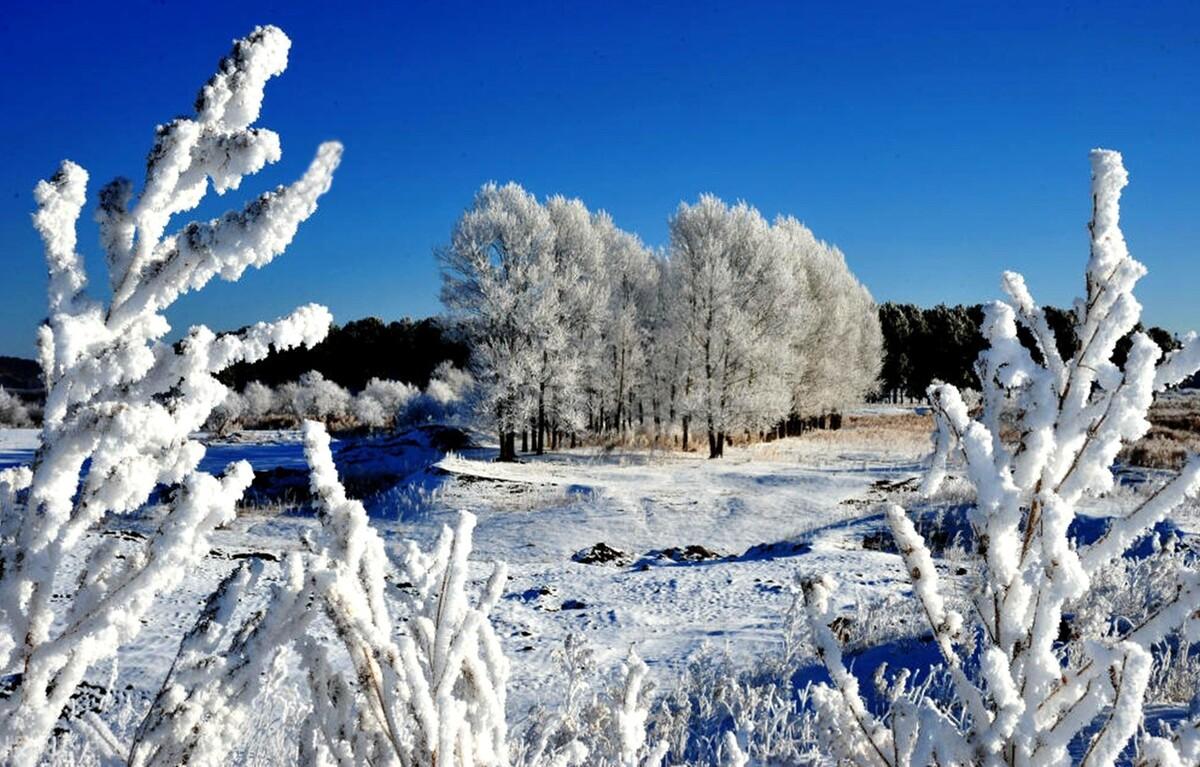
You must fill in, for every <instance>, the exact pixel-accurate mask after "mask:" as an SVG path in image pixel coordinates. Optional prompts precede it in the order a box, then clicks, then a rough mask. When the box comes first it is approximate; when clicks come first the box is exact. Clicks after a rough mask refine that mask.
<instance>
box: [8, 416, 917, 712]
mask: <svg viewBox="0 0 1200 767" xmlns="http://www.w3.org/2000/svg"><path fill="white" fill-rule="evenodd" d="M880 421H887V422H891V423H892V424H897V423H898V424H900V425H893V426H890V427H881V426H879V425H878V422H880ZM931 425H932V421H931V419H929V418H928V417H927V416H925V417H921V416H915V415H912V413H911V411H907V413H906V415H903V416H896V415H888V416H882V417H881V416H877V415H872V414H865V415H863V416H861V417H859V418H854V419H851V422H850V424H849V425H848V426H847V427H846V428H845V429H843V430H842V431H840V432H822V433H815V434H812V435H810V436H809V437H805V438H789V439H785V440H780V441H776V442H771V443H765V444H757V445H753V446H749V447H746V448H733V449H731V453H730V455H729V456H728V460H725V461H722V462H713V461H709V460H706V459H705V458H704V456H702V455H700V454H695V453H691V454H684V453H677V452H660V451H644V450H638V451H633V450H614V451H602V450H598V449H592V448H588V449H578V450H564V451H561V452H557V453H550V454H547V455H545V456H541V457H534V456H530V457H529V458H528V459H527V460H524V461H523V462H522V463H519V464H497V463H495V462H494V461H493V459H494V457H495V452H496V451H495V449H494V448H487V447H484V448H477V449H472V450H468V451H465V452H463V453H462V454H451V455H449V456H447V457H445V458H442V459H440V460H439V461H438V462H437V464H436V467H437V468H438V469H441V470H442V471H436V470H435V471H434V472H427V471H417V472H415V473H416V474H418V475H419V476H418V477H417V478H415V479H412V480H410V481H409V482H407V483H406V482H402V483H401V484H400V485H399V486H398V487H396V488H394V489H391V490H388V491H385V492H382V493H380V494H379V496H378V497H376V498H375V499H372V500H371V501H370V502H369V503H368V507H369V508H370V510H371V513H372V524H373V525H374V526H375V527H376V528H377V529H378V530H379V532H380V533H381V535H383V536H384V538H385V540H386V541H387V542H388V544H389V546H392V547H395V546H396V545H398V543H399V542H400V541H401V540H403V539H413V540H416V541H418V542H419V543H420V544H421V545H422V546H423V547H429V546H430V545H432V542H433V540H434V539H435V538H436V536H437V533H438V531H439V530H440V528H441V526H442V525H443V524H448V525H453V524H454V520H455V518H456V517H457V513H458V511H459V510H467V511H470V512H472V513H474V514H475V515H476V516H477V517H478V525H477V527H476V532H475V549H474V553H473V555H472V558H473V560H475V562H474V565H473V567H472V575H473V577H474V578H476V579H477V581H478V582H477V583H476V584H475V587H480V586H481V585H482V581H483V580H485V579H486V576H487V574H488V573H489V572H490V569H489V568H488V567H487V563H489V562H492V561H496V560H500V561H505V562H507V563H508V566H509V574H510V580H509V581H508V583H507V584H506V586H505V589H504V594H503V597H502V599H501V601H500V603H499V605H498V607H497V608H496V610H495V611H494V612H493V616H494V618H495V623H496V625H497V630H498V633H499V636H500V638H501V641H502V644H503V647H504V651H505V654H506V655H507V656H508V658H509V659H510V662H511V664H512V668H513V676H512V684H511V687H510V689H511V691H512V692H511V693H510V696H509V715H510V719H511V720H513V721H519V720H520V719H521V717H522V715H523V714H524V713H526V712H527V709H528V708H529V706H530V705H531V704H533V703H535V702H551V703H553V702H554V701H555V700H556V699H559V698H561V690H560V689H559V688H560V686H561V682H560V677H561V673H560V669H559V668H558V662H557V661H556V660H555V655H556V652H557V651H558V650H559V648H560V647H561V646H562V643H563V641H564V639H565V638H566V637H567V635H568V634H575V635H576V636H577V637H579V638H580V639H582V640H583V641H584V642H585V643H586V644H587V645H588V646H590V647H591V649H592V650H593V651H594V652H595V655H596V666H597V671H598V672H599V673H601V674H602V677H601V679H602V681H604V682H605V683H606V684H607V683H608V682H610V681H611V679H610V678H609V677H611V676H612V674H613V673H615V672H616V671H617V669H619V667H620V664H621V662H622V661H623V660H624V658H625V655H626V654H627V653H628V651H629V649H630V648H631V647H634V648H636V649H637V652H638V653H639V654H640V655H641V656H642V657H643V658H644V659H645V660H646V661H647V663H648V665H649V666H650V668H651V676H652V678H653V679H654V681H655V682H656V683H657V684H659V685H660V687H662V688H666V689H670V688H671V687H672V685H673V684H674V683H675V682H676V681H677V677H678V676H679V675H681V674H682V673H683V672H684V671H685V667H686V665H687V663H688V662H689V661H690V660H693V659H695V658H697V657H698V656H699V655H701V654H703V653H705V652H709V651H717V652H719V653H721V654H728V655H729V656H731V657H732V658H733V659H735V660H736V661H737V662H738V663H739V664H743V665H744V664H748V663H751V662H752V661H753V660H754V659H755V658H759V657H762V656H765V655H769V654H772V653H777V652H779V651H780V649H781V647H782V639H783V631H784V628H785V626H784V623H785V620H786V614H787V612H788V609H789V608H790V606H791V603H792V600H793V595H794V583H795V578H796V576H798V575H808V576H811V575H814V574H820V573H823V572H834V573H840V574H843V575H845V576H848V586H849V588H848V589H847V590H846V591H845V592H844V596H845V601H846V604H847V606H848V609H849V610H850V614H854V613H855V612H857V611H858V610H859V606H860V605H861V606H863V607H865V606H867V605H870V604H874V603H878V602H879V601H880V600H884V599H887V598H888V597H890V596H894V595H896V594H897V593H898V592H900V591H905V590H908V586H907V584H906V582H905V580H904V578H903V573H902V572H900V563H899V560H898V558H897V557H896V556H895V555H894V554H886V553H880V552H873V551H865V550H863V547H862V545H861V539H862V537H863V536H864V535H870V534H876V535H878V534H879V532H880V531H881V529H882V521H881V519H880V518H879V514H878V511H877V509H876V508H875V506H877V505H878V502H879V501H880V500H881V499H883V498H885V497H889V495H890V494H889V493H888V492H887V491H885V490H881V489H880V487H879V486H880V485H882V484H890V483H897V482H903V481H904V480H908V479H911V478H914V477H916V476H917V472H918V470H919V465H920V462H921V461H922V460H923V459H924V458H925V456H926V454H927V453H928V452H929V429H930V428H931ZM245 436H246V437H247V438H248V441H244V442H211V443H209V445H208V455H207V457H206V458H205V460H204V462H203V463H202V464H201V467H202V468H206V469H207V470H210V471H219V470H220V469H221V468H223V466H224V465H225V464H226V463H229V462H231V461H233V460H240V459H245V460H247V461H249V462H250V463H251V465H252V466H253V467H254V468H255V470H256V471H265V470H269V469H273V468H276V467H279V466H283V467H288V468H296V467H302V466H303V465H304V455H303V450H302V446H301V444H300V438H299V434H298V433H295V432H279V433H271V434H267V435H256V434H253V433H247V434H246V435H245ZM36 439H37V433H36V431H34V430H7V431H3V432H0V468H6V467H8V466H11V465H14V464H17V463H20V462H22V461H25V460H28V459H29V457H30V456H31V455H32V452H33V449H34V447H35V445H36ZM334 445H335V456H336V454H337V452H336V451H337V448H338V446H339V443H338V442H336V441H335V443H334ZM422 457H425V456H424V455H422ZM410 483H411V484H410ZM312 525H313V519H312V513H311V511H310V510H308V509H306V508H303V507H301V508H271V509H270V510H268V511H266V512H264V511H263V510H262V509H260V508H256V507H255V506H254V505H249V506H248V507H246V508H243V509H242V510H240V511H239V514H238V516H237V519H236V520H235V521H233V522H232V523H230V524H229V525H227V526H225V527H224V528H223V529H221V530H220V531H218V532H217V534H216V535H215V537H214V546H213V552H212V553H211V554H210V555H209V556H207V557H205V558H204V559H203V561H202V563H201V564H200V566H199V567H198V568H196V569H195V570H193V571H192V572H190V573H189V576H188V577H187V578H186V579H185V580H184V582H183V584H182V586H181V588H180V589H179V590H178V591H176V592H175V593H174V594H172V595H171V596H169V597H168V598H167V599H166V600H164V601H162V602H161V603H160V604H159V606H158V607H156V609H155V611H154V612H153V613H151V614H150V615H149V616H147V619H146V626H145V629H144V630H143V631H142V632H141V634H140V636H139V639H138V640H137V644H136V645H135V646H134V647H133V648H132V649H131V650H130V651H129V652H128V653H123V654H122V661H121V666H120V668H118V669H117V673H118V680H117V685H116V688H117V689H124V688H125V686H126V685H132V686H133V688H134V690H135V691H136V693H135V694H136V695H138V696H141V697H148V696H149V695H150V694H152V693H153V692H155V691H156V689H157V686H158V685H159V684H161V682H162V677H163V675H164V674H165V673H166V670H167V667H168V666H169V664H170V662H171V660H172V659H173V658H174V655H175V652H176V650H177V649H178V643H179V640H180V638H181V637H182V634H183V632H184V630H185V629H186V628H187V627H189V626H190V625H191V624H192V622H193V621H194V620H195V618H196V613H197V612H198V610H199V606H200V604H201V603H202V602H203V599H204V597H206V596H207V595H208V594H209V593H210V592H211V591H212V589H213V588H214V587H215V586H216V584H217V583H218V582H219V581H220V579H221V578H222V577H224V575H226V574H227V573H228V572H229V571H230V569H232V568H233V566H234V565H235V564H236V563H237V562H238V561H240V558H242V557H246V556H252V557H262V558H263V559H264V560H266V561H268V562H270V563H271V564H272V566H274V564H275V562H276V561H277V560H278V559H281V558H282V556H283V555H284V554H286V552H288V551H291V550H294V549H296V547H297V540H298V538H299V535H300V533H301V532H302V531H304V530H305V529H307V528H310V527H311V526H312ZM138 530H139V528H138V526H136V525H133V526H131V527H129V528H128V530H126V529H124V526H114V528H113V529H111V530H105V531H104V532H103V533H102V534H104V535H117V536H119V535H121V534H125V533H127V532H134V533H136V532H138ZM598 543H604V544H606V545H607V546H609V547H611V548H613V549H615V550H616V551H618V552H620V553H621V554H623V557H622V558H620V559H618V560H617V561H614V562H605V563H596V564H581V563H577V562H575V561H573V560H572V557H573V555H575V554H577V553H579V552H582V551H586V550H589V549H591V548H592V546H593V545H594V544H598ZM688 547H701V548H700V549H693V550H692V552H691V553H690V554H688V553H687V552H686V550H687V549H688ZM671 549H676V550H679V552H678V553H677V554H676V555H675V556H676V558H678V559H679V560H681V561H675V559H672V552H671V551H670V550H671ZM701 549H702V550H701ZM664 551H666V552H667V553H665V554H664V553H663V552H664ZM393 553H394V554H395V553H398V552H395V551H394V552H393ZM689 556H691V557H697V556H698V557H704V559H701V560H699V561H695V562H689V561H686V559H687V557H689ZM862 615H863V616H864V617H866V618H867V619H868V620H871V619H884V618H883V616H876V617H872V616H870V615H869V613H868V612H866V611H864V612H863V613H862ZM98 672H99V673H98V676H97V677H96V678H95V680H94V683H96V684H98V685H103V686H106V687H107V686H108V682H107V681H106V679H107V676H106V675H107V674H108V673H110V671H109V669H107V668H104V667H102V668H101V669H98ZM143 705H144V702H143Z"/></svg>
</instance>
